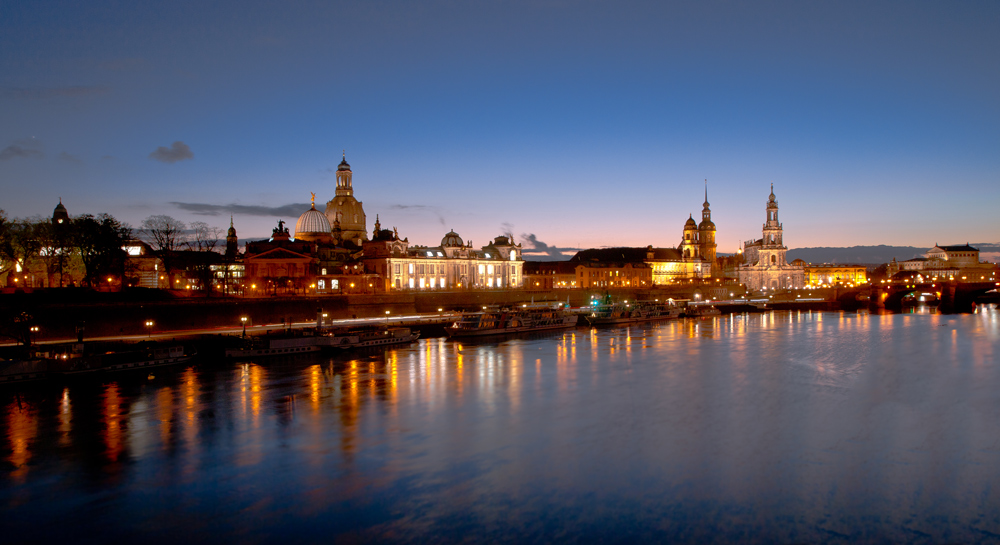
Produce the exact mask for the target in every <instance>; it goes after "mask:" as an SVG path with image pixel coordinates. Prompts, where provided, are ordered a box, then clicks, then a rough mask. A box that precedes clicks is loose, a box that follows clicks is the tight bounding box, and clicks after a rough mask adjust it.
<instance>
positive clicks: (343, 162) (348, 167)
mask: <svg viewBox="0 0 1000 545" xmlns="http://www.w3.org/2000/svg"><path fill="white" fill-rule="evenodd" d="M337 170H351V165H349V164H347V156H346V155H345V156H344V158H343V160H341V161H340V164H339V165H337Z"/></svg>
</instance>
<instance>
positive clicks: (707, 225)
mask: <svg viewBox="0 0 1000 545" xmlns="http://www.w3.org/2000/svg"><path fill="white" fill-rule="evenodd" d="M698 242H699V246H700V247H701V257H702V259H704V260H705V261H707V262H708V263H709V264H710V265H712V267H713V268H712V270H713V271H714V270H715V249H716V248H717V244H716V243H715V224H714V223H712V210H711V209H710V208H709V207H708V180H705V203H704V204H702V210H701V223H699V224H698Z"/></svg>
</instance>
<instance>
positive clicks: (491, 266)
mask: <svg viewBox="0 0 1000 545" xmlns="http://www.w3.org/2000/svg"><path fill="white" fill-rule="evenodd" d="M486 274H493V265H487V266H486Z"/></svg>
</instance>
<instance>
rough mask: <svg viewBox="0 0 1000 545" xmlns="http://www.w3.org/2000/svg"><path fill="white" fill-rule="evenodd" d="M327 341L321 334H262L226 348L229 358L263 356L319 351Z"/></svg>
mask: <svg viewBox="0 0 1000 545" xmlns="http://www.w3.org/2000/svg"><path fill="white" fill-rule="evenodd" d="M325 343H326V338H325V337H323V336H320V335H294V336H288V335H274V336H269V335H262V336H258V337H249V338H247V339H244V342H243V346H240V347H239V348H229V349H227V350H226V357H227V358H261V357H269V356H288V355H293V354H308V353H310V352H319V351H320V348H321V347H322V346H323V345H324V344H325Z"/></svg>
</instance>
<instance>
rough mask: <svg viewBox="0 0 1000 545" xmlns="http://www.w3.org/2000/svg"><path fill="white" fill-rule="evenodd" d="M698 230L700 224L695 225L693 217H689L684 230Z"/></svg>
mask: <svg viewBox="0 0 1000 545" xmlns="http://www.w3.org/2000/svg"><path fill="white" fill-rule="evenodd" d="M697 228H698V224H697V223H695V221H694V218H693V217H691V216H688V220H687V221H686V222H684V230H685V231H687V230H688V229H697Z"/></svg>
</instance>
